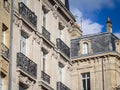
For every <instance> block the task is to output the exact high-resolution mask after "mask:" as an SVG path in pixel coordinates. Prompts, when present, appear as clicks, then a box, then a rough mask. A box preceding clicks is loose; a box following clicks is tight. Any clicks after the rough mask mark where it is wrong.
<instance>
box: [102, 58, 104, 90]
mask: <svg viewBox="0 0 120 90" xmlns="http://www.w3.org/2000/svg"><path fill="white" fill-rule="evenodd" d="M103 60H104V59H102V85H103V90H104V64H103Z"/></svg>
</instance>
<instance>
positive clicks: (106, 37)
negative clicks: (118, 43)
mask: <svg viewBox="0 0 120 90" xmlns="http://www.w3.org/2000/svg"><path fill="white" fill-rule="evenodd" d="M83 39H88V40H90V42H91V49H92V52H91V53H90V54H97V53H104V52H109V51H115V40H118V39H119V38H118V37H116V36H115V35H114V34H112V33H98V34H91V35H85V36H81V37H79V38H76V39H72V40H71V58H74V57H79V56H82V54H81V55H80V53H78V52H79V50H80V45H79V42H80V41H81V40H83ZM88 55H89V54H88Z"/></svg>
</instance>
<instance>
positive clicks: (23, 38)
mask: <svg viewBox="0 0 120 90" xmlns="http://www.w3.org/2000/svg"><path fill="white" fill-rule="evenodd" d="M20 51H21V52H22V53H23V54H26V36H25V35H24V33H22V32H21V37H20Z"/></svg>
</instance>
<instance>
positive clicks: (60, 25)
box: [59, 22, 65, 30]
mask: <svg viewBox="0 0 120 90" xmlns="http://www.w3.org/2000/svg"><path fill="white" fill-rule="evenodd" d="M64 28H65V26H64V25H63V23H62V22H59V29H60V30H63V29H64Z"/></svg>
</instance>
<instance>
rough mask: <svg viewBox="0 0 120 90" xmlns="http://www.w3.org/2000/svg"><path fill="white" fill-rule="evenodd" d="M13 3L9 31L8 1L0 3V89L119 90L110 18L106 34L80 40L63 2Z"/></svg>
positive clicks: (118, 57) (119, 48)
mask: <svg viewBox="0 0 120 90" xmlns="http://www.w3.org/2000/svg"><path fill="white" fill-rule="evenodd" d="M13 1H14V3H13V16H12V17H13V20H12V21H11V22H12V23H11V26H10V20H11V18H10V17H11V16H10V1H9V0H2V1H0V12H2V14H0V29H1V31H0V42H1V43H2V44H1V47H0V53H1V56H0V90H7V89H8V90H119V88H120V70H119V68H120V39H119V38H118V37H116V36H115V35H114V34H112V22H111V21H110V18H108V20H107V22H106V29H107V32H104V33H98V34H91V35H82V30H80V27H79V25H78V24H77V23H76V21H75V18H74V16H73V15H72V14H71V13H70V11H69V3H68V0H13ZM10 27H11V29H12V30H10ZM11 31H12V36H11V35H10V32H11ZM10 36H11V38H9V37H10ZM9 39H10V40H9ZM10 42H12V43H10ZM7 47H8V48H9V47H11V48H9V49H10V50H9V49H8V48H7ZM9 64H10V65H9ZM9 70H10V71H9ZM8 73H9V75H8ZM8 76H9V82H8Z"/></svg>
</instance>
